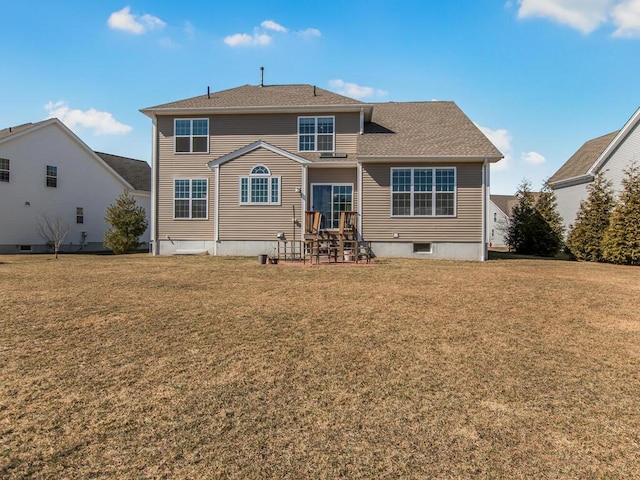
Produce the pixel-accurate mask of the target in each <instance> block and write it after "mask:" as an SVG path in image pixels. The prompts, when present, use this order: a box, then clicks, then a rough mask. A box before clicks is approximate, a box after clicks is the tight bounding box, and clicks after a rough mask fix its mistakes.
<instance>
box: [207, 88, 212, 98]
mask: <svg viewBox="0 0 640 480" xmlns="http://www.w3.org/2000/svg"><path fill="white" fill-rule="evenodd" d="M207 98H211V88H209V85H207Z"/></svg>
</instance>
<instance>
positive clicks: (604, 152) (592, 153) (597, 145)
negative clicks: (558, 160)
mask: <svg viewBox="0 0 640 480" xmlns="http://www.w3.org/2000/svg"><path fill="white" fill-rule="evenodd" d="M639 123H640V108H638V109H637V110H636V111H635V113H634V114H633V115H632V116H631V118H630V119H629V120H628V121H627V123H625V124H624V126H623V127H622V128H621V129H620V130H617V131H615V132H611V133H609V134H607V135H603V136H601V137H597V138H593V139H591V140H588V141H587V142H585V143H584V144H583V145H582V147H580V148H579V149H578V151H577V152H576V153H574V154H573V155H572V156H571V158H569V160H567V161H566V162H565V163H564V165H562V166H561V167H560V168H559V169H558V171H557V172H556V173H554V174H553V175H552V176H551V178H549V183H550V184H556V185H557V184H560V183H562V184H565V183H566V184H569V183H570V182H571V181H572V180H576V181H578V183H580V182H579V181H581V180H582V181H584V180H590V179H591V177H592V176H593V175H596V174H597V173H598V172H599V171H600V169H601V168H602V166H603V165H604V164H605V163H606V162H607V160H608V159H609V158H610V157H611V155H613V153H614V152H615V151H616V150H617V148H618V147H619V146H620V145H621V144H622V143H623V142H624V141H625V140H626V139H627V137H628V136H629V135H630V134H631V132H632V131H633V130H634V129H635V128H636V126H637V125H638V124H639Z"/></svg>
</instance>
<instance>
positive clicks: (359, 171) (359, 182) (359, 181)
mask: <svg viewBox="0 0 640 480" xmlns="http://www.w3.org/2000/svg"><path fill="white" fill-rule="evenodd" d="M356 184H357V185H358V237H359V238H358V240H362V239H363V236H362V163H360V162H358V163H357V166H356Z"/></svg>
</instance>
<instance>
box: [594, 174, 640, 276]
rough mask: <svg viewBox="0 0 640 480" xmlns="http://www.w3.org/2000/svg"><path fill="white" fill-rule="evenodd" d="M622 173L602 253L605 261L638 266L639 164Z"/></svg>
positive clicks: (639, 229)
mask: <svg viewBox="0 0 640 480" xmlns="http://www.w3.org/2000/svg"><path fill="white" fill-rule="evenodd" d="M624 173H625V176H624V178H623V179H622V191H621V192H620V195H619V197H618V201H617V203H616V206H615V207H614V209H613V213H612V214H611V220H610V222H609V226H608V227H607V229H606V231H605V232H604V237H603V239H602V253H603V257H604V259H605V260H606V261H607V262H611V263H623V264H628V265H640V166H638V164H637V163H634V164H632V165H631V166H630V167H629V168H628V169H626V170H625V171H624Z"/></svg>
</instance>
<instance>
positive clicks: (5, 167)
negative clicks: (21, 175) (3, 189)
mask: <svg viewBox="0 0 640 480" xmlns="http://www.w3.org/2000/svg"><path fill="white" fill-rule="evenodd" d="M9 163H10V162H9V159H8V158H0V182H8V181H9Z"/></svg>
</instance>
